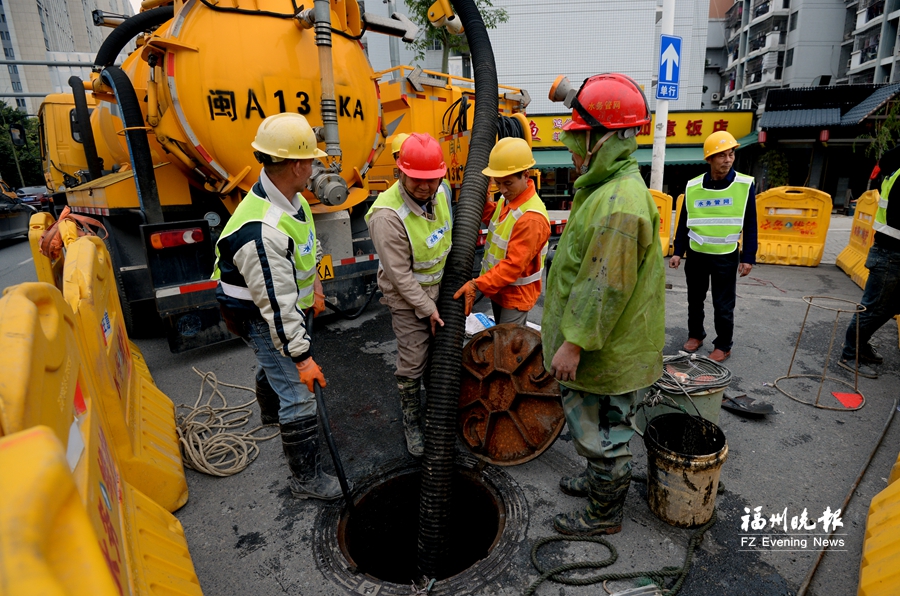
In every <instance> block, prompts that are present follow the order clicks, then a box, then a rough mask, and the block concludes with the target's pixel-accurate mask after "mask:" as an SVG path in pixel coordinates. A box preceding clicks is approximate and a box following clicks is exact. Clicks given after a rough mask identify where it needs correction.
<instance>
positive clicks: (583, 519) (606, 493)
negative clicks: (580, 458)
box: [553, 469, 631, 536]
mask: <svg viewBox="0 0 900 596" xmlns="http://www.w3.org/2000/svg"><path fill="white" fill-rule="evenodd" d="M587 476H588V481H589V484H590V487H589V491H588V506H587V507H586V508H585V509H580V510H578V511H573V512H571V513H566V514H563V513H561V514H559V515H557V516H556V517H554V518H553V528H554V529H555V530H556V531H557V532H559V533H560V534H569V535H572V536H593V535H596V534H616V533H618V532H621V531H622V519H623V518H624V517H625V497H626V496H627V495H628V487H629V486H631V471H630V470H629V471H628V473H627V474H626V475H625V476H623V477H622V478H619V479H618V480H604V479H602V478H600V477H599V476H597V474H596V473H595V472H594V471H593V470H590V469H589V470H588V474H587Z"/></svg>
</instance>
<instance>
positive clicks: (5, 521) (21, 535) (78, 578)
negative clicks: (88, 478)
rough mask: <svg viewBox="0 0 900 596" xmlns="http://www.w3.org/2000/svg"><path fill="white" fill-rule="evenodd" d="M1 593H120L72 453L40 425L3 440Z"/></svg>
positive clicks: (0, 467)
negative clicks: (80, 490) (73, 468)
mask: <svg viewBox="0 0 900 596" xmlns="http://www.w3.org/2000/svg"><path fill="white" fill-rule="evenodd" d="M0 577H2V578H3V580H2V581H0V592H2V593H3V594H9V595H16V594H23V595H24V594H58V595H60V596H63V595H65V596H119V588H118V587H117V586H116V584H115V582H114V581H113V579H112V575H111V573H110V570H109V567H107V563H106V558H105V557H104V554H103V552H102V551H101V550H100V544H99V543H98V541H97V536H96V534H95V533H94V528H93V527H92V526H91V521H90V518H89V517H88V514H87V512H86V511H85V508H84V505H83V504H82V502H81V497H80V496H79V494H78V491H77V490H76V488H75V482H74V481H73V479H72V474H71V472H70V471H69V466H68V464H67V462H66V452H65V450H64V449H63V446H62V443H60V442H59V439H58V438H56V436H55V435H54V433H53V431H52V430H50V429H49V428H48V427H46V426H36V427H34V428H30V429H28V430H24V431H21V432H18V433H15V434H12V435H9V436H7V437H4V438H2V439H0Z"/></svg>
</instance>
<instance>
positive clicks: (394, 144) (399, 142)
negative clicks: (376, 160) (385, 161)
mask: <svg viewBox="0 0 900 596" xmlns="http://www.w3.org/2000/svg"><path fill="white" fill-rule="evenodd" d="M408 138H409V135H408V134H406V133H405V132H401V133H400V134H398V135H397V136H395V137H394V140H393V141H391V153H393V154H394V161H397V160H398V159H399V158H400V147H402V146H403V141H405V140H406V139H408Z"/></svg>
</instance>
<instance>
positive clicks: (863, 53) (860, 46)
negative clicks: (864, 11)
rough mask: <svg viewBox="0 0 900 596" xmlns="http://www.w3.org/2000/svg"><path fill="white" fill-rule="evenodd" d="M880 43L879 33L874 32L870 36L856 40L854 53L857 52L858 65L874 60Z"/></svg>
mask: <svg viewBox="0 0 900 596" xmlns="http://www.w3.org/2000/svg"><path fill="white" fill-rule="evenodd" d="M880 41H881V32H880V31H875V32H874V33H873V34H871V35H867V36H865V37H858V38H856V43H855V44H854V51H857V52H859V62H860V64H862V63H864V62H868V61H869V60H874V59H875V58H877V57H878V43H879V42H880Z"/></svg>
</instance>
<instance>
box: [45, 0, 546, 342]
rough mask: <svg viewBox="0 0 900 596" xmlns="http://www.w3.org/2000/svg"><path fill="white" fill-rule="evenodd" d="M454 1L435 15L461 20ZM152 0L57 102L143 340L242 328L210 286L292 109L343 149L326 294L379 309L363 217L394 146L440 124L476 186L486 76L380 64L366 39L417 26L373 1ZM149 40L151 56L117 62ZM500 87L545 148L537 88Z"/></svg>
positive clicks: (52, 110)
mask: <svg viewBox="0 0 900 596" xmlns="http://www.w3.org/2000/svg"><path fill="white" fill-rule="evenodd" d="M443 4H447V3H444V2H437V3H435V10H432V11H430V13H431V14H432V16H433V17H434V21H435V22H436V23H438V24H443V25H450V26H452V23H453V18H454V17H453V15H452V13H449V16H447V11H445V10H443V9H442V8H441V6H442V5H443ZM143 6H144V9H143V10H142V12H140V13H139V14H137V15H135V16H133V17H131V18H129V19H126V20H125V21H124V22H123V23H121V24H119V25H118V26H117V27H116V28H115V29H114V31H113V32H112V34H111V35H110V36H109V37H108V38H107V40H106V42H105V43H104V44H103V46H102V47H101V49H100V51H99V52H98V53H97V57H96V59H95V63H94V67H93V72H92V74H91V77H90V80H87V81H81V80H79V79H77V78H75V77H73V78H72V79H70V80H69V83H70V85H71V86H72V93H71V94H54V95H50V96H48V97H47V98H46V100H45V101H44V102H43V104H42V106H41V110H40V113H39V118H40V123H41V148H42V156H43V159H44V171H45V177H46V179H47V183H48V185H49V186H50V188H51V189H53V190H54V191H55V193H56V194H55V195H54V203H55V204H56V205H57V206H61V205H64V204H68V206H69V208H70V209H71V210H72V211H74V212H77V213H84V214H88V215H91V216H93V217H95V218H97V219H100V220H101V221H102V223H103V224H104V226H105V227H106V229H107V231H108V233H109V236H108V238H107V245H108V247H109V250H110V254H111V256H112V260H113V265H114V269H115V271H116V274H117V277H118V279H117V281H118V288H119V294H120V298H121V302H122V306H123V311H124V313H125V319H126V323H127V326H128V331H129V333H132V334H137V335H141V334H147V333H151V332H158V331H159V329H160V327H162V328H164V329H165V332H166V335H167V338H168V340H169V346H170V349H171V350H172V351H174V352H180V351H183V350H187V349H191V348H195V347H200V346H203V345H208V344H211V343H215V342H218V341H224V340H226V339H229V338H230V337H231V336H230V334H229V333H228V331H227V330H226V328H225V325H224V322H222V321H221V319H220V316H219V311H218V306H217V303H216V299H215V283H214V282H211V281H210V280H209V276H210V274H211V272H212V268H213V262H214V252H213V248H214V246H215V242H216V240H217V239H218V236H219V234H220V233H221V231H222V229H223V228H224V226H225V224H226V222H227V221H228V218H229V216H230V214H231V213H233V212H234V209H235V208H236V207H237V205H238V203H239V202H240V200H241V198H242V197H243V195H244V194H245V193H246V192H248V191H249V190H250V188H251V186H252V185H253V184H254V183H255V182H256V181H257V180H258V177H259V173H260V169H261V165H260V164H259V163H258V162H257V161H256V159H255V158H254V157H253V150H252V148H251V146H250V142H251V141H252V140H253V138H254V136H255V134H256V130H257V128H258V126H259V123H260V122H262V120H263V119H264V118H265V117H266V116H269V115H272V114H276V113H281V112H291V111H296V112H298V113H300V114H303V115H304V116H306V118H307V119H308V120H309V122H310V124H312V125H313V126H314V127H315V130H316V132H317V137H318V138H319V140H320V144H319V146H320V148H322V149H323V150H324V151H325V152H326V153H327V154H328V157H327V158H325V159H323V160H321V161H319V160H317V161H316V162H315V163H314V172H313V176H312V178H311V180H310V183H309V190H308V191H307V192H306V193H304V194H305V196H306V198H307V200H308V201H309V203H310V205H311V208H312V211H313V214H314V218H315V221H316V230H317V234H318V237H319V241H320V243H321V245H322V248H323V252H324V255H325V256H324V258H323V259H322V262H321V264H320V269H319V275H320V277H321V278H322V280H323V286H324V290H325V295H326V300H327V301H328V302H329V303H330V304H331V305H333V307H334V308H333V310H336V311H338V312H344V311H351V310H356V309H359V308H361V307H363V306H364V305H365V304H366V303H367V301H368V300H369V299H371V297H372V296H373V295H374V292H375V291H376V282H375V274H376V271H377V268H378V260H377V255H376V254H375V251H374V248H373V246H372V243H371V241H370V240H369V238H368V229H367V227H366V225H365V222H364V220H363V216H364V215H365V213H366V211H367V210H368V208H369V205H370V204H371V202H372V201H373V200H374V198H375V197H376V196H377V194H378V193H379V192H381V191H383V190H386V189H387V188H388V187H389V186H390V185H391V184H393V183H394V182H395V180H396V179H397V177H398V172H397V170H396V166H395V165H394V162H393V159H392V156H391V153H390V151H384V148H385V146H386V145H388V146H389V145H390V142H391V141H392V140H393V138H394V136H396V135H398V134H400V133H412V132H428V133H430V134H432V135H433V136H434V137H436V138H437V139H439V140H440V141H441V143H442V146H443V148H444V154H445V161H446V163H447V164H448V166H449V172H448V175H447V177H448V183H449V184H450V186H451V187H452V188H453V192H454V194H458V191H459V188H460V187H461V183H462V176H463V172H464V170H465V163H466V158H467V152H468V138H469V136H470V132H471V131H470V130H468V125H467V122H468V121H469V120H470V119H471V113H472V111H473V108H474V104H475V91H474V85H473V82H472V81H471V80H467V79H462V78H458V77H452V76H449V75H445V74H440V73H433V72H428V71H423V70H422V69H421V68H411V67H406V66H400V67H396V68H393V69H390V70H388V71H384V72H375V71H374V70H373V69H372V67H371V65H370V63H369V61H368V57H367V55H366V49H365V47H364V45H363V44H362V43H361V38H362V35H363V33H364V32H369V33H370V34H373V33H380V34H386V35H393V36H398V37H402V38H403V39H404V40H406V41H411V40H412V39H413V38H414V37H415V35H416V26H415V25H414V24H412V23H411V22H410V21H409V19H408V18H407V17H405V16H403V15H400V14H397V13H395V14H394V15H392V16H391V18H385V17H383V16H379V15H372V14H369V13H365V12H363V10H362V9H361V4H359V3H357V2H356V1H349V2H348V1H339V0H330V1H329V0H315V2H314V3H313V6H312V8H306V9H305V8H303V7H302V6H297V4H296V3H294V2H291V1H289V0H252V1H251V0H237V1H235V2H229V3H228V4H227V5H224V4H218V3H215V2H214V1H211V0H210V1H208V0H187V1H186V2H180V1H179V2H175V3H174V4H173V3H166V2H159V1H157V0H145V2H144V3H143ZM102 20H103V15H102V14H95V21H98V23H99V22H102ZM101 24H102V23H101ZM132 39H137V49H136V50H135V51H134V52H132V53H131V54H130V55H129V56H128V57H127V58H126V59H125V60H124V62H123V63H122V64H121V66H116V65H114V64H113V62H114V61H115V59H116V57H117V56H118V55H119V53H120V51H121V50H122V48H124V47H125V45H126V44H127V43H129V42H130V41H131V40H132ZM496 92H497V94H498V100H499V110H498V112H499V113H498V116H497V117H498V119H500V121H501V124H502V126H500V127H499V128H500V129H501V130H503V131H506V134H508V135H516V136H521V137H522V138H525V139H526V140H528V141H529V143H530V140H531V135H530V129H529V126H528V123H527V120H526V118H525V116H524V109H525V107H526V106H527V104H528V101H529V97H528V94H527V92H525V91H523V90H519V89H515V88H511V87H504V86H498V88H497V90H496ZM160 322H161V323H160Z"/></svg>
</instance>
